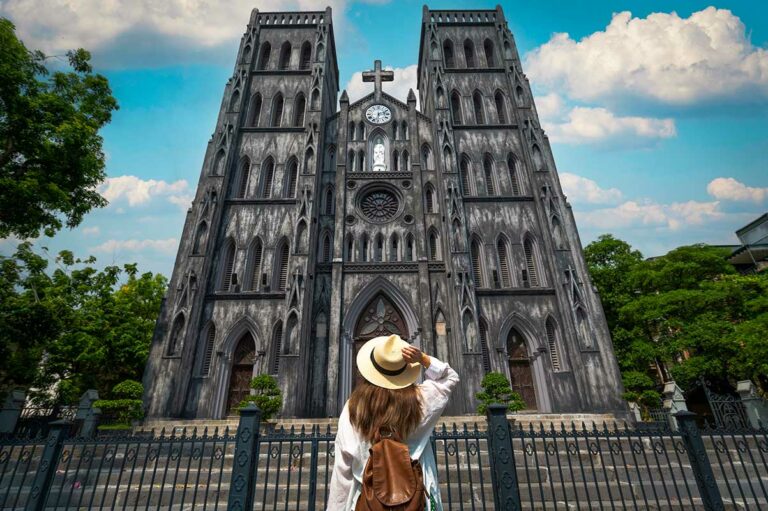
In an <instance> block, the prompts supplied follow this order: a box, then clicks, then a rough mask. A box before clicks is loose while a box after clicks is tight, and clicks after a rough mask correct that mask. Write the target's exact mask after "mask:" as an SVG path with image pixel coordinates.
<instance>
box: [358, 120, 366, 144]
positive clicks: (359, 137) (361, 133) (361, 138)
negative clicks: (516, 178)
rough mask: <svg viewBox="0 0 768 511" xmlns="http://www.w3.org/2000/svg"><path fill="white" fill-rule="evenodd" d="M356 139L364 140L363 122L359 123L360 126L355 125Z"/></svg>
mask: <svg viewBox="0 0 768 511" xmlns="http://www.w3.org/2000/svg"><path fill="white" fill-rule="evenodd" d="M357 139H358V140H365V123H364V122H363V121H360V124H358V125H357Z"/></svg>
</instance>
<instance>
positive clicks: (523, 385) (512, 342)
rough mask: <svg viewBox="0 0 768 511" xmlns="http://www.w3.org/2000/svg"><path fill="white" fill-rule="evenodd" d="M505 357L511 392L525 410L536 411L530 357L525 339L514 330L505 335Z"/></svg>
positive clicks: (511, 329)
mask: <svg viewBox="0 0 768 511" xmlns="http://www.w3.org/2000/svg"><path fill="white" fill-rule="evenodd" d="M507 357H508V358H507V361H508V364H509V383H510V386H511V387H512V390H513V391H515V392H517V393H518V394H520V397H522V398H523V401H524V402H525V408H526V409H527V410H538V409H539V407H538V406H537V403H536V389H535V388H534V385H533V368H532V367H531V357H530V355H529V354H528V348H527V346H526V342H525V338H524V337H523V336H522V334H521V333H520V332H519V331H518V330H517V329H516V328H510V330H509V333H508V334H507Z"/></svg>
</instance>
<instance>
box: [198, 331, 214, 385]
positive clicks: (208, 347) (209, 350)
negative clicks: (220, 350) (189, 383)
mask: <svg viewBox="0 0 768 511" xmlns="http://www.w3.org/2000/svg"><path fill="white" fill-rule="evenodd" d="M204 339H205V341H204V344H203V346H205V348H204V350H203V364H202V367H201V368H200V375H201V376H208V373H210V372H211V359H212V358H213V347H214V344H215V343H216V325H214V324H213V322H212V321H209V322H208V328H207V329H206V330H205V336H204Z"/></svg>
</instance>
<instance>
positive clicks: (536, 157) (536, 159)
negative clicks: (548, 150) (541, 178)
mask: <svg viewBox="0 0 768 511" xmlns="http://www.w3.org/2000/svg"><path fill="white" fill-rule="evenodd" d="M531 153H532V156H533V165H534V166H535V167H536V170H546V165H544V158H543V157H542V155H541V149H539V146H538V145H536V144H533V148H532V149H531Z"/></svg>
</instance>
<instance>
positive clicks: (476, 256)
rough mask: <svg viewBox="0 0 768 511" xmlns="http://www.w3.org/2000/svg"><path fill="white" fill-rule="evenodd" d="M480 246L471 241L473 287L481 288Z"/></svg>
mask: <svg viewBox="0 0 768 511" xmlns="http://www.w3.org/2000/svg"><path fill="white" fill-rule="evenodd" d="M480 255H481V254H480V244H479V243H478V242H477V241H475V240H473V241H472V276H473V277H474V279H475V286H477V287H483V267H482V262H481V261H480Z"/></svg>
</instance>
